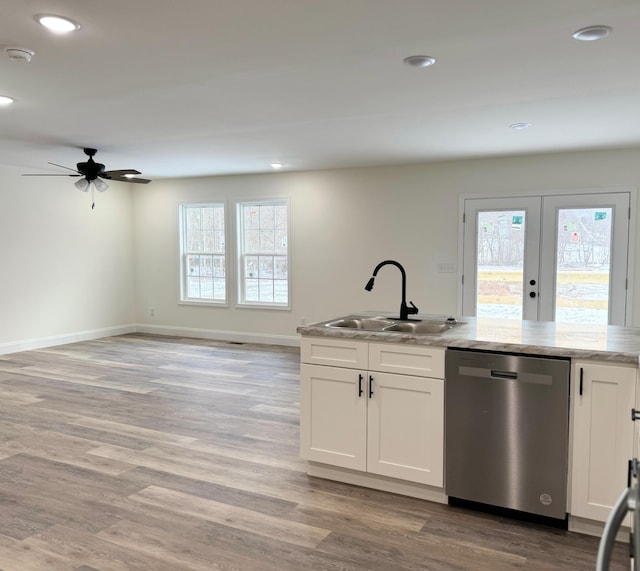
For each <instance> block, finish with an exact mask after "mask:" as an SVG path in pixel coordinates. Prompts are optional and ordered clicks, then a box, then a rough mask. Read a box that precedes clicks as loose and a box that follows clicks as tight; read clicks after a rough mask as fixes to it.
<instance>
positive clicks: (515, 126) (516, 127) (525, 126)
mask: <svg viewBox="0 0 640 571" xmlns="http://www.w3.org/2000/svg"><path fill="white" fill-rule="evenodd" d="M529 127H531V123H511V125H509V128H510V129H513V130H514V131H522V130H524V129H528V128H529Z"/></svg>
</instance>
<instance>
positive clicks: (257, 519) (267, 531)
mask: <svg viewBox="0 0 640 571" xmlns="http://www.w3.org/2000/svg"><path fill="white" fill-rule="evenodd" d="M131 498H132V499H135V500H137V501H139V502H142V503H144V504H149V505H153V506H156V507H161V508H164V509H166V510H168V511H170V512H177V513H181V514H185V515H190V516H193V517H196V518H199V519H203V520H206V521H212V522H215V523H219V524H223V525H226V526H229V527H233V528H236V529H240V530H244V531H250V532H252V533H256V534H258V535H262V536H264V537H269V538H272V539H276V540H278V541H284V542H286V543H292V544H294V545H300V546H303V547H316V546H317V545H318V544H319V543H320V542H321V541H322V540H324V539H325V538H326V537H327V535H329V533H330V530H327V529H321V528H318V527H314V526H310V525H305V524H301V523H298V522H294V521H291V520H287V519H284V518H278V517H274V516H269V515H265V514H259V513H256V512H255V511H252V510H248V509H244V508H240V507H237V506H231V505H229V504H224V503H221V502H215V501H212V500H206V499H204V498H201V497H197V496H192V495H190V494H184V493H182V492H176V491H174V490H170V489H167V488H161V487H159V486H149V487H148V488H145V489H144V490H142V491H140V492H138V493H136V494H134V495H133V496H131Z"/></svg>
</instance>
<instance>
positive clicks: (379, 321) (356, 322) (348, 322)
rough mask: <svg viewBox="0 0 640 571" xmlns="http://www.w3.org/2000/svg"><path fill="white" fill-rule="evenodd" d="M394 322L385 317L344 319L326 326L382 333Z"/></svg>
mask: <svg viewBox="0 0 640 571" xmlns="http://www.w3.org/2000/svg"><path fill="white" fill-rule="evenodd" d="M393 324H394V322H393V321H391V320H390V319H385V318H384V317H355V316H354V317H344V318H343V319H336V320H335V321H330V322H329V323H327V324H326V326H327V327H343V328H345V329H364V330H366V331H382V330H383V329H385V328H386V327H389V326H390V325H393Z"/></svg>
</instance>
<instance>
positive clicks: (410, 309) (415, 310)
mask: <svg viewBox="0 0 640 571" xmlns="http://www.w3.org/2000/svg"><path fill="white" fill-rule="evenodd" d="M409 304H410V305H411V307H407V313H409V314H410V315H414V314H415V313H418V311H419V310H418V308H417V307H416V306H415V305H414V303H413V302H412V301H410V302H409Z"/></svg>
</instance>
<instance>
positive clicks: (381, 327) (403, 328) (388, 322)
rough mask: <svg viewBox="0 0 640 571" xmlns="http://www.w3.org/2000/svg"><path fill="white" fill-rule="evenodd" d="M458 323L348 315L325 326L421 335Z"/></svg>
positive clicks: (442, 331)
mask: <svg viewBox="0 0 640 571" xmlns="http://www.w3.org/2000/svg"><path fill="white" fill-rule="evenodd" d="M456 325H460V322H458V321H456V320H455V319H452V320H447V319H444V318H440V319H422V320H421V319H416V320H410V321H404V320H402V321H401V320H399V319H394V318H390V317H362V316H359V315H349V316H348V317H343V318H341V319H336V320H334V321H329V322H328V323H326V324H325V327H340V328H343V329H360V330H364V331H385V332H389V333H416V334H421V335H438V334H440V333H444V332H445V331H447V330H449V329H452V328H453V327H456Z"/></svg>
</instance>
